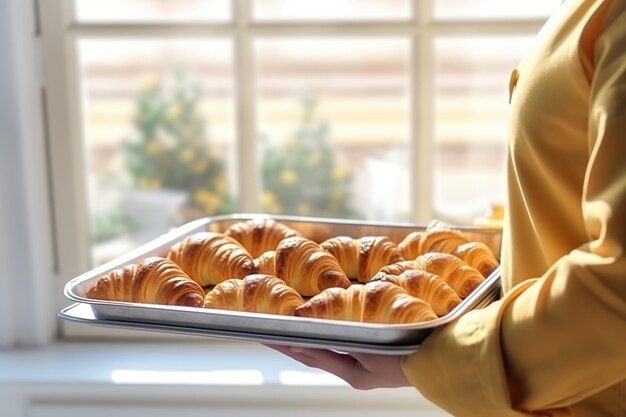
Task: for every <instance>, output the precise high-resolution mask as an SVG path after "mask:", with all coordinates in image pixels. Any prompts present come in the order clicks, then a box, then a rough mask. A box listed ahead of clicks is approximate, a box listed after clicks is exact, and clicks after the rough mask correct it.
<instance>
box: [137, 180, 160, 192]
mask: <svg viewBox="0 0 626 417" xmlns="http://www.w3.org/2000/svg"><path fill="white" fill-rule="evenodd" d="M138 184H139V187H140V188H144V189H146V190H156V189H159V188H161V180H159V179H158V178H154V177H142V178H140V179H139V182H138Z"/></svg>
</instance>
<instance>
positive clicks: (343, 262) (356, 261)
mask: <svg viewBox="0 0 626 417" xmlns="http://www.w3.org/2000/svg"><path fill="white" fill-rule="evenodd" d="M320 246H321V247H322V248H323V249H324V250H326V251H327V252H329V253H330V254H331V255H333V256H334V257H335V258H336V259H337V261H339V265H340V266H341V268H342V269H343V270H344V272H345V273H346V275H347V276H348V277H349V278H352V279H358V280H359V282H363V283H365V282H368V281H370V280H371V279H372V277H373V276H374V275H375V274H376V273H377V272H378V271H379V270H380V268H382V267H383V266H385V265H389V264H392V263H395V262H399V261H403V260H404V257H403V256H402V253H401V252H400V249H398V247H397V246H396V244H395V243H393V242H392V241H391V239H389V238H388V237H386V236H365V237H361V238H360V239H353V238H351V237H348V236H338V237H333V238H330V239H327V240H325V241H324V242H322V243H321V244H320Z"/></svg>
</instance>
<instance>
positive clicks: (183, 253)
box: [86, 219, 498, 324]
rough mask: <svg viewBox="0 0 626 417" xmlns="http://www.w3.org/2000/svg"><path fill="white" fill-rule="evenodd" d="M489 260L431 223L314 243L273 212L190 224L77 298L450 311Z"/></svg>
mask: <svg viewBox="0 0 626 417" xmlns="http://www.w3.org/2000/svg"><path fill="white" fill-rule="evenodd" d="M497 267H498V261H497V259H496V257H495V255H494V254H493V252H492V251H491V250H490V249H489V247H488V246H487V245H485V244H484V243H481V242H475V241H469V240H468V238H467V237H466V236H465V235H464V234H463V233H462V232H461V231H459V230H456V229H453V228H451V227H449V226H447V225H445V224H442V223H440V222H436V221H435V222H432V223H431V224H430V225H429V226H428V227H427V228H426V229H424V230H420V231H415V232H411V233H409V234H407V235H406V236H405V237H404V239H402V240H401V241H400V242H398V243H395V242H393V241H392V240H391V239H390V238H389V237H386V236H364V237H358V238H354V237H349V236H336V237H332V238H329V239H327V240H324V241H321V242H315V241H313V240H311V239H309V238H307V237H305V236H303V235H302V234H301V233H300V232H298V231H297V230H295V229H293V228H291V227H289V226H287V225H285V224H283V223H280V222H279V221H276V220H273V219H252V220H243V221H240V222H237V223H235V224H233V225H231V226H230V227H229V228H228V229H226V230H225V231H224V232H223V233H218V232H211V231H206V232H197V233H194V234H192V235H190V236H187V237H185V238H184V239H182V240H181V241H179V242H177V243H175V244H174V245H173V246H171V247H170V248H169V251H168V253H167V255H165V256H163V257H158V256H153V257H147V258H145V259H142V260H141V261H139V262H137V263H136V264H131V265H126V266H124V267H123V268H120V269H117V270H114V271H111V272H110V273H108V274H107V275H105V276H102V277H100V278H98V279H97V280H96V282H95V284H94V285H93V286H92V287H91V288H89V289H88V291H87V294H86V295H87V297H89V298H94V299H102V300H111V301H127V302H137V303H150V304H169V305H177V306H185V307H200V308H215V309H225V310H237V311H245V312H254V313H264V314H280V315H290V316H300V317H311V318H318V319H332V320H347V321H356V322H367V323H385V324H400V323H403V324H404V323H419V322H425V321H430V320H434V319H436V318H438V317H442V316H445V315H446V314H448V313H450V312H451V311H452V310H453V309H454V308H455V307H456V306H457V305H458V304H459V303H460V302H461V301H462V300H463V299H464V298H466V297H467V296H469V295H470V294H471V293H472V292H473V291H474V290H475V289H476V288H477V287H478V286H479V285H480V284H481V283H482V282H483V281H484V280H485V278H486V277H487V276H489V275H490V274H491V273H492V272H493V271H494V270H495V269H496V268H497Z"/></svg>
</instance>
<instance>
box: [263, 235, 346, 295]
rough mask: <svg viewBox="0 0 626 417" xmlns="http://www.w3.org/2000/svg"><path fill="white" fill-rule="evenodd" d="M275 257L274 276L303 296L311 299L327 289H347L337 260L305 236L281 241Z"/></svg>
mask: <svg viewBox="0 0 626 417" xmlns="http://www.w3.org/2000/svg"><path fill="white" fill-rule="evenodd" d="M275 258H276V259H275V265H276V276H277V277H278V278H280V279H282V280H284V281H285V282H286V283H287V285H289V286H291V287H293V288H295V289H296V291H298V293H300V294H301V295H303V296H312V295H315V294H318V293H320V292H322V291H323V290H325V289H327V288H331V287H342V288H347V287H349V286H350V280H349V279H348V277H347V276H346V274H345V273H344V272H343V270H342V269H341V267H340V266H339V263H338V262H337V259H335V257H334V256H333V255H331V254H330V253H328V252H326V251H325V250H324V249H322V247H321V246H320V245H319V244H318V243H315V242H313V241H312V240H310V239H307V238H305V237H301V236H294V237H289V238H286V239H283V240H282V241H281V242H280V243H279V244H278V247H277V248H276V255H275Z"/></svg>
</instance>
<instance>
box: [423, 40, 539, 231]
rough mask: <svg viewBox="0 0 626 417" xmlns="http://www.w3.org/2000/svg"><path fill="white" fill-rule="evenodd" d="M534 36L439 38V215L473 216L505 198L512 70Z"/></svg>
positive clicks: (436, 176) (461, 219)
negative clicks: (509, 85)
mask: <svg viewBox="0 0 626 417" xmlns="http://www.w3.org/2000/svg"><path fill="white" fill-rule="evenodd" d="M530 40H531V37H462V38H461V37H458V38H457V37H453V38H441V39H437V40H436V41H435V52H436V58H435V66H436V68H435V74H436V76H435V137H436V138H435V140H436V155H435V164H434V166H435V172H434V180H435V182H434V192H435V211H436V214H437V216H438V217H440V218H446V219H451V220H454V221H459V222H471V221H472V218H473V217H475V216H477V215H480V214H482V212H484V211H485V210H486V209H487V208H488V207H489V206H490V204H491V203H501V202H502V201H503V198H504V185H505V184H504V176H505V152H506V134H507V133H506V128H507V117H508V83H509V76H510V73H511V70H512V69H513V68H515V67H516V66H517V64H518V62H519V60H520V58H521V56H522V54H523V51H524V49H525V47H526V46H527V45H528V43H529V42H530ZM494 51H498V52H497V53H494Z"/></svg>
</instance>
